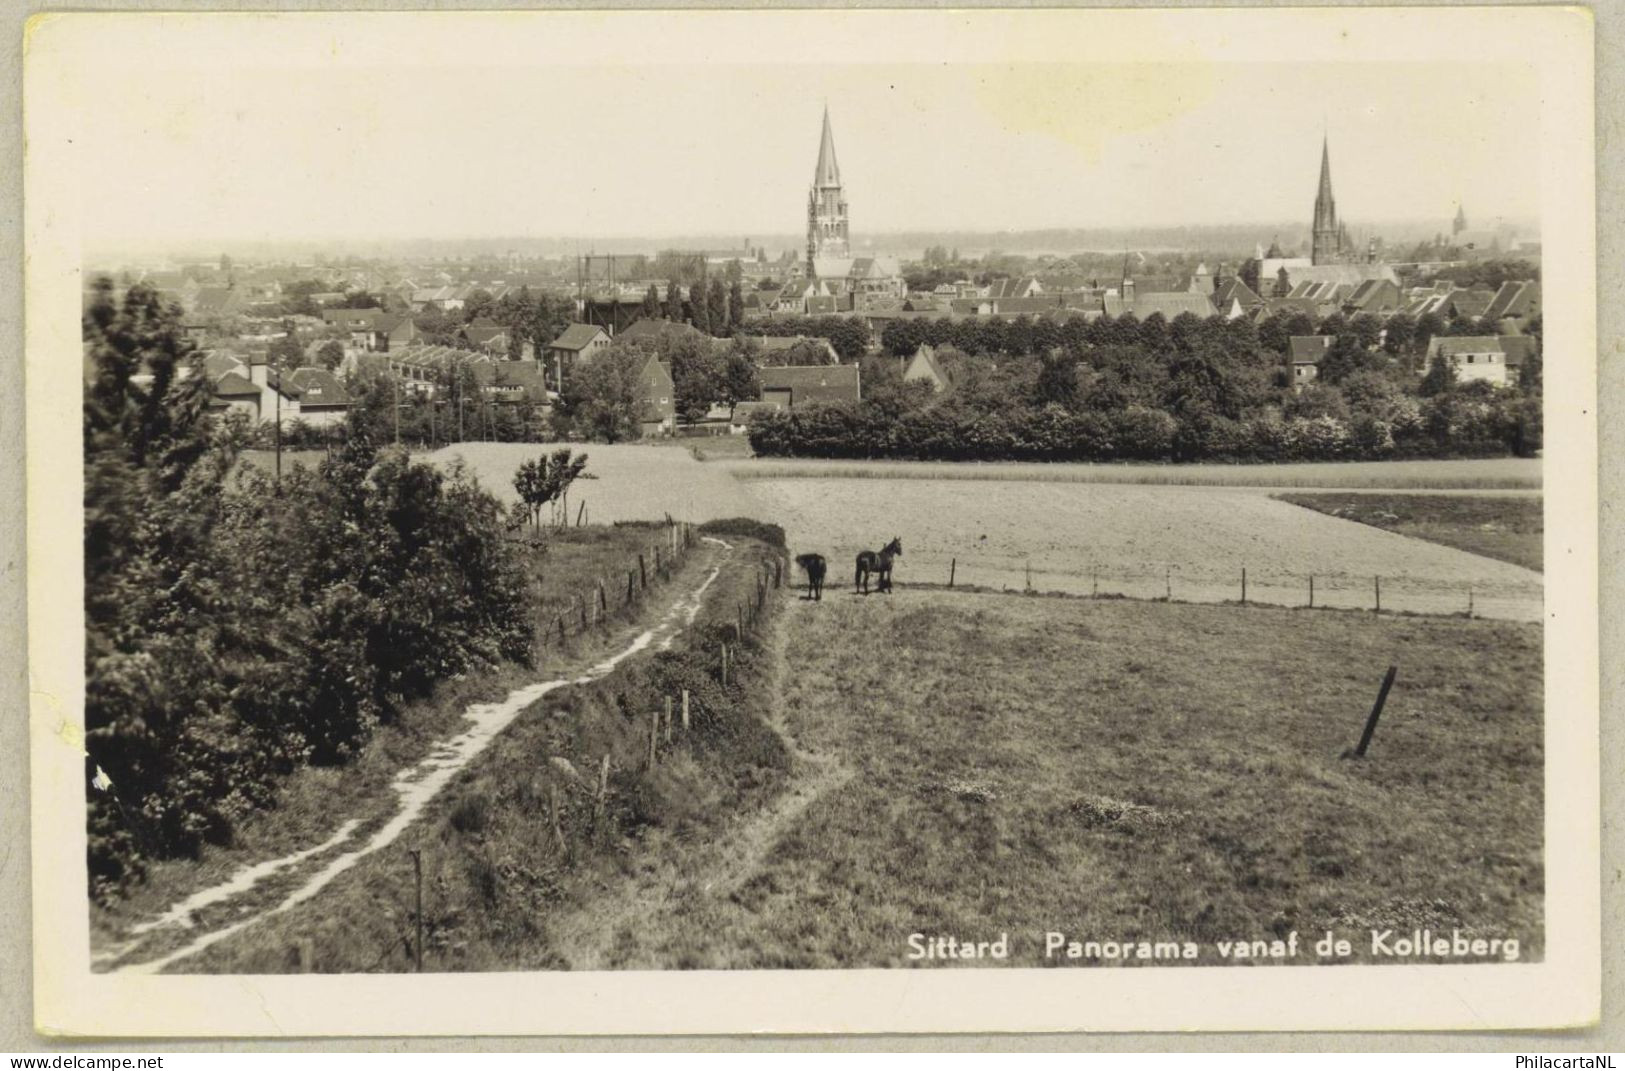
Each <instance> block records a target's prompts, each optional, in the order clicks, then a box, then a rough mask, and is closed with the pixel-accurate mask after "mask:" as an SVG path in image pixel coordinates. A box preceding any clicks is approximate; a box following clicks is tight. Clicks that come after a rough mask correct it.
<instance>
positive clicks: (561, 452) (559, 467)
mask: <svg viewBox="0 0 1625 1071" xmlns="http://www.w3.org/2000/svg"><path fill="white" fill-rule="evenodd" d="M594 478H595V477H594V476H593V475H592V474H591V473H589V472H588V471H587V455H586V454H581V455H579V456H572V454H571V452H570V448H569V447H563V448H561V449H558V450H555V451H553V453H552V455H551V456H549V455H547V454H543V455H541V456H540V457H533V458H531V459H530V460H529V461H525V462H522V463H521V464H520V466H519V471H518V472H516V473H514V478H513V486H514V490H515V491H517V492H519V502H520V504H521V505H522V506H523V507H524V510H525V518H526V520H527V521H528V522H529V523H530V526H531V527H532V528H533V529H535V530H536V531H538V532H539V531H541V527H542V510H543V508H544V507H545V506H546V505H547V504H548V503H549V502H554V501H559V500H562V499H563V497H564V496H565V494H567V493H568V492H569V489H570V485H571V484H572V483H574V482H575V481H576V480H578V479H585V480H591V479H594Z"/></svg>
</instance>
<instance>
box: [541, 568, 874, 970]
mask: <svg viewBox="0 0 1625 1071" xmlns="http://www.w3.org/2000/svg"><path fill="white" fill-rule="evenodd" d="M792 590H793V589H792ZM807 607H808V604H807V603H805V602H804V601H802V600H800V599H797V598H795V597H793V596H791V597H790V598H788V599H787V606H786V609H785V610H784V611H783V612H781V613H780V614H778V615H777V616H776V617H775V619H774V621H773V626H772V635H771V646H770V652H771V660H772V661H771V665H772V671H771V672H772V692H773V705H772V707H771V708H770V710H769V711H768V716H767V723H768V725H769V726H770V727H771V728H772V729H773V730H774V731H775V732H776V733H778V735H779V737H780V739H782V740H783V741H784V745H785V747H786V749H787V750H788V751H789V753H790V757H791V770H790V782H789V784H788V785H787V786H786V788H785V790H784V792H783V793H782V794H781V795H780V796H779V797H778V798H776V799H775V800H774V801H773V802H772V803H771V804H770V805H768V806H767V807H765V808H763V809H762V810H760V811H758V812H756V813H755V814H751V815H748V816H745V817H742V818H739V819H738V820H736V821H735V822H734V823H733V824H731V825H730V826H729V827H727V828H726V829H724V830H723V831H722V832H721V833H720V834H719V835H718V836H715V837H713V838H711V839H709V840H708V841H707V842H706V843H705V844H703V845H696V844H694V843H693V842H683V843H678V842H676V841H668V842H666V843H665V844H664V845H662V846H661V848H660V849H657V850H656V851H655V852H654V853H653V855H654V858H653V859H651V861H650V862H649V863H648V864H647V865H646V866H645V868H644V870H643V871H641V872H640V873H638V874H637V875H635V876H633V877H630V878H628V879H626V880H625V881H624V882H623V883H621V885H620V886H619V887H612V888H609V889H605V890H603V892H602V894H601V895H598V896H595V897H594V898H593V899H592V901H591V902H590V903H589V904H587V905H586V906H584V907H582V908H580V909H578V910H577V911H575V912H573V913H571V914H568V915H565V916H563V917H561V918H560V919H558V920H557V921H556V922H555V923H554V924H553V925H552V926H551V927H550V930H551V937H552V940H553V942H554V944H555V946H556V947H557V949H558V951H559V954H560V955H561V956H563V958H564V959H565V961H566V962H568V963H569V964H570V967H571V969H572V970H605V969H608V968H609V967H610V966H611V964H610V962H609V955H610V951H611V949H612V948H613V947H614V945H615V942H616V940H617V939H618V937H619V935H620V934H621V933H622V932H623V931H625V930H626V929H628V928H629V927H630V928H634V929H636V928H648V929H651V930H653V929H656V928H658V923H653V924H651V918H652V916H654V915H657V914H659V913H660V912H663V911H667V910H672V909H675V908H676V907H677V906H678V896H679V893H680V892H681V893H685V894H687V895H690V896H692V895H693V894H695V893H696V892H697V893H698V894H699V895H701V896H704V897H706V898H709V899H711V900H714V901H718V902H722V901H727V900H729V899H731V898H732V897H733V895H734V894H735V893H736V892H738V891H739V889H740V888H741V887H742V886H743V885H744V884H745V883H746V882H747V881H749V880H750V878H751V877H752V876H754V875H755V874H756V873H757V872H758V871H759V870H760V869H761V867H762V865H763V863H764V862H765V861H766V859H767V856H768V853H769V852H771V851H772V850H773V847H774V845H776V844H777V843H778V842H779V840H780V838H781V837H782V836H783V835H784V834H785V832H786V831H788V830H789V829H791V828H792V827H793V826H794V825H795V824H796V823H797V822H798V821H799V820H800V819H801V816H802V815H803V814H805V813H806V811H807V808H809V807H810V806H812V804H813V803H815V802H816V801H818V800H819V799H820V798H822V797H824V796H826V795H828V794H830V793H832V792H837V791H839V790H840V789H841V788H842V786H844V785H845V784H846V783H847V782H849V781H850V780H851V779H852V776H853V774H854V773H855V772H856V771H855V770H853V769H852V768H851V767H850V766H847V765H846V764H845V763H843V762H842V761H841V760H840V758H839V757H838V756H836V755H833V754H830V753H827V752H821V751H816V750H812V749H809V748H807V747H805V746H803V745H802V743H801V742H800V741H798V740H797V739H796V738H795V737H794V736H792V735H791V734H790V732H789V730H788V728H787V726H786V724H785V718H784V709H783V702H784V698H783V697H784V688H783V687H782V682H783V680H784V676H785V674H786V672H787V671H788V663H787V661H786V658H785V647H786V643H787V641H788V636H789V618H790V617H791V615H793V614H798V613H803V612H806V609H807Z"/></svg>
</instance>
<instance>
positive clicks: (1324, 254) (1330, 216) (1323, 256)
mask: <svg viewBox="0 0 1625 1071" xmlns="http://www.w3.org/2000/svg"><path fill="white" fill-rule="evenodd" d="M1342 255H1343V232H1342V228H1341V227H1339V226H1338V225H1337V201H1336V200H1335V199H1334V198H1333V197H1332V160H1331V154H1330V153H1329V152H1328V150H1327V147H1326V139H1325V138H1322V139H1321V141H1320V189H1319V190H1318V191H1317V192H1316V193H1315V224H1314V228H1313V239H1312V244H1311V246H1310V252H1309V263H1311V264H1336V263H1337V262H1338V261H1339V260H1340V259H1341V258H1342Z"/></svg>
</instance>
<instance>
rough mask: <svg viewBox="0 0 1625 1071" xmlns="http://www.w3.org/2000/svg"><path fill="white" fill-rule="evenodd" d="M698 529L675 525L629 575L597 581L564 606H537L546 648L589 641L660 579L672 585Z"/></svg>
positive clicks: (631, 565) (553, 602) (634, 562)
mask: <svg viewBox="0 0 1625 1071" xmlns="http://www.w3.org/2000/svg"><path fill="white" fill-rule="evenodd" d="M694 540H695V536H694V527H693V525H691V524H689V523H687V522H686V521H677V522H674V523H672V524H671V525H670V526H668V527H667V529H666V535H665V536H664V537H663V538H661V539H660V540H657V541H655V542H653V543H651V544H649V546H647V547H646V548H644V549H643V550H641V551H639V552H638V554H637V555H636V557H633V558H628V559H627V567H626V571H625V573H624V574H622V573H620V572H616V573H613V574H609V575H605V576H600V577H594V578H592V579H591V581H590V582H589V583H588V584H587V585H586V586H585V587H583V588H581V589H579V590H577V591H576V592H575V593H574V594H572V595H570V596H569V597H568V598H567V599H565V600H564V601H563V602H560V601H558V600H557V599H550V600H548V601H547V602H544V603H542V604H541V605H540V606H538V607H537V609H536V611H535V613H536V635H537V638H538V640H539V642H540V644H541V646H542V647H544V648H545V647H547V646H549V645H560V644H563V643H564V642H565V641H566V640H568V639H569V638H570V637H572V636H584V635H586V634H587V633H589V632H591V631H593V630H594V629H600V628H603V627H604V626H605V625H607V624H608V623H609V622H610V621H611V620H613V619H614V617H615V615H617V614H620V613H623V612H625V613H629V612H631V610H632V609H634V608H635V607H636V606H637V604H638V603H640V602H642V601H643V597H644V593H645V592H647V591H648V590H649V588H650V586H651V585H653V584H654V583H656V582H657V581H660V580H668V579H670V578H671V574H672V572H673V571H675V570H676V569H677V568H679V567H680V566H681V565H682V564H683V562H684V561H685V560H686V559H687V557H688V551H689V549H690V548H691V547H692V546H693V545H694Z"/></svg>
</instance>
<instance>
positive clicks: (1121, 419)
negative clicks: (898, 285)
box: [750, 316, 1541, 461]
mask: <svg viewBox="0 0 1625 1071" xmlns="http://www.w3.org/2000/svg"><path fill="white" fill-rule="evenodd" d="M1301 319H1302V320H1303V321H1305V322H1298V318H1285V317H1272V318H1270V319H1269V320H1266V321H1265V322H1264V323H1262V324H1257V325H1255V324H1252V323H1251V322H1249V321H1246V320H1239V319H1238V320H1233V321H1227V320H1224V319H1222V318H1220V317H1217V316H1213V317H1208V318H1206V319H1202V318H1198V317H1196V316H1180V317H1178V318H1176V319H1174V320H1173V321H1171V322H1164V321H1163V320H1162V319H1161V317H1158V316H1152V317H1149V318H1148V319H1146V320H1145V321H1143V322H1138V321H1135V320H1133V319H1132V318H1131V317H1123V318H1120V319H1116V320H1113V319H1097V320H1094V321H1091V322H1084V321H1082V320H1073V321H1069V322H1067V323H1065V324H1056V323H1054V322H1051V321H1045V320H1030V319H1026V318H1021V317H1018V318H1016V319H1013V320H1008V321H1001V320H999V319H997V318H991V319H978V320H961V321H947V320H940V321H938V320H914V321H907V322H901V323H898V324H893V325H892V326H889V327H888V328H887V329H886V332H885V333H883V335H882V343H883V345H884V347H885V353H886V354H895V355H896V356H886V355H884V354H883V355H881V356H876V357H870V358H868V359H866V360H865V362H864V371H863V376H862V381H863V390H864V400H863V401H862V402H860V403H856V404H844V405H835V406H822V407H807V406H797V407H795V408H794V409H793V410H789V411H779V412H764V413H759V414H757V415H755V416H754V417H753V418H752V423H751V428H750V438H751V444H752V447H753V448H754V449H755V451H756V452H757V453H758V454H760V455H763V456H781V457H783V456H801V457H831V458H834V457H838V458H917V459H940V460H1002V459H1032V460H1055V461H1113V460H1142V461H1196V460H1231V461H1286V460H1335V459H1344V458H1381V457H1456V456H1483V455H1486V454H1504V453H1508V452H1510V453H1515V454H1531V453H1533V452H1534V451H1536V450H1538V449H1539V447H1540V441H1541V415H1540V362H1539V358H1538V349H1537V352H1536V356H1535V357H1533V358H1531V359H1530V361H1529V362H1528V363H1526V364H1525V366H1524V368H1523V369H1522V374H1521V380H1520V385H1518V386H1504V387H1503V386H1492V385H1491V384H1489V383H1484V382H1474V383H1457V382H1456V375H1455V372H1454V370H1453V369H1452V368H1451V367H1450V366H1449V365H1448V364H1446V363H1444V362H1443V361H1439V360H1437V359H1436V360H1435V361H1434V362H1432V364H1431V366H1430V367H1429V368H1427V369H1426V374H1425V375H1424V374H1420V371H1421V370H1420V369H1419V364H1420V362H1419V361H1418V360H1417V357H1418V355H1419V354H1422V353H1425V351H1426V342H1425V341H1424V340H1425V339H1428V338H1431V337H1432V335H1433V334H1434V333H1437V332H1438V331H1440V330H1444V331H1453V330H1465V329H1466V327H1467V325H1466V324H1465V323H1464V322H1457V323H1438V322H1435V321H1434V320H1433V319H1432V318H1428V317H1423V318H1421V319H1419V320H1414V321H1413V320H1410V319H1409V318H1408V317H1407V318H1400V317H1392V318H1390V319H1389V320H1388V321H1386V322H1383V321H1378V320H1377V319H1376V318H1375V317H1354V318H1352V319H1345V318H1343V317H1341V316H1336V317H1328V318H1326V319H1324V320H1322V321H1320V322H1318V323H1316V322H1314V321H1312V320H1309V318H1308V317H1302V318H1301ZM1529 329H1530V330H1531V333H1533V334H1534V335H1535V336H1536V340H1537V343H1538V340H1539V330H1540V325H1539V322H1538V320H1537V321H1535V322H1533V323H1532V324H1530V325H1529ZM1313 333H1325V334H1327V335H1329V336H1331V339H1332V341H1331V342H1330V344H1329V345H1328V347H1327V348H1326V350H1325V352H1324V354H1323V356H1322V357H1321V359H1320V363H1319V365H1318V378H1317V379H1315V380H1314V381H1312V382H1308V383H1299V382H1296V381H1295V379H1294V376H1293V375H1292V372H1291V369H1290V367H1289V366H1288V365H1286V364H1285V363H1284V361H1283V359H1282V351H1284V350H1285V349H1286V340H1287V338H1289V337H1290V336H1291V335H1296V334H1313ZM927 341H929V342H930V343H931V344H933V345H935V346H937V347H938V348H937V350H936V364H937V367H938V368H939V369H941V371H942V373H943V375H944V376H945V378H946V381H947V382H946V385H945V388H944V389H943V390H942V391H941V392H940V393H938V392H935V391H934V390H933V388H932V387H931V386H930V385H928V384H927V383H925V382H922V381H919V380H913V381H906V382H905V381H904V380H903V378H902V370H903V367H904V365H905V364H906V363H907V356H908V355H909V354H911V353H912V352H914V348H915V347H917V346H918V345H920V344H922V342H927ZM960 343H963V344H965V345H968V346H971V347H973V348H972V349H971V350H969V351H967V350H965V349H962V348H961V347H960ZM1277 344H1279V349H1278V348H1277Z"/></svg>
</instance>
